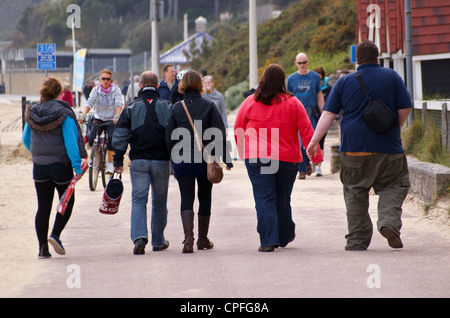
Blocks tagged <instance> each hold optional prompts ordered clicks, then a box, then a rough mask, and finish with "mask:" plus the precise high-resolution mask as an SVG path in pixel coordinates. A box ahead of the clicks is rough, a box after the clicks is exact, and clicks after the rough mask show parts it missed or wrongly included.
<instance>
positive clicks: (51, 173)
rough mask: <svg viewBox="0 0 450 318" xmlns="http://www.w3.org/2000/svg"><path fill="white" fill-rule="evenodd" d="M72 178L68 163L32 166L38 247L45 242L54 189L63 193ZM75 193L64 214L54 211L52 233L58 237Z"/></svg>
mask: <svg viewBox="0 0 450 318" xmlns="http://www.w3.org/2000/svg"><path fill="white" fill-rule="evenodd" d="M72 178H73V170H72V166H71V164H70V163H55V164H51V165H38V164H34V166H33V179H34V186H35V188H36V194H37V200H38V210H37V212H36V218H35V226H36V234H37V237H38V241H39V247H42V246H43V245H45V244H47V235H48V228H49V220H50V214H51V210H52V203H53V196H54V192H55V189H56V190H57V191H58V195H59V197H61V195H62V194H63V193H64V191H65V190H66V188H67V186H68V185H69V183H70V181H71V180H72ZM74 202H75V193H74V194H73V195H72V198H71V199H70V201H69V204H68V205H67V209H66V211H65V213H64V215H61V214H60V213H56V217H55V223H54V225H53V230H52V234H54V235H56V236H57V237H59V236H60V235H61V232H62V230H63V229H64V227H65V226H66V224H67V222H68V221H69V219H70V216H71V214H72V209H73V204H74Z"/></svg>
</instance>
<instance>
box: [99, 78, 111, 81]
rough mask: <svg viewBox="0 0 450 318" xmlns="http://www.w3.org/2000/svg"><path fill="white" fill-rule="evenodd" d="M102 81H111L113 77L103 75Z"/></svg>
mask: <svg viewBox="0 0 450 318" xmlns="http://www.w3.org/2000/svg"><path fill="white" fill-rule="evenodd" d="M100 79H101V80H102V81H110V80H111V77H102V78H100Z"/></svg>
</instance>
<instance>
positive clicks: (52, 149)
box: [22, 77, 87, 258]
mask: <svg viewBox="0 0 450 318" xmlns="http://www.w3.org/2000/svg"><path fill="white" fill-rule="evenodd" d="M61 90H62V87H61V83H60V82H59V80H58V79H57V78H54V77H49V78H47V79H45V80H44V83H43V85H42V88H41V91H40V95H41V99H40V102H39V103H38V104H35V105H33V106H31V107H30V108H29V109H28V110H27V112H26V115H25V118H26V123H25V126H24V130H23V135H22V140H23V143H24V145H25V147H26V148H27V149H28V150H29V151H30V152H31V156H32V160H33V180H34V185H35V188H36V194H37V199H38V210H37V213H36V219H35V226H36V233H37V237H38V241H39V255H38V257H39V258H49V257H51V254H50V253H49V251H48V242H50V244H52V246H53V247H54V249H55V251H56V253H58V254H61V255H64V254H65V250H64V247H63V246H62V243H61V240H60V235H61V232H62V230H63V229H64V227H65V226H66V224H67V221H68V220H69V218H70V215H71V213H72V208H73V204H74V200H75V197H74V195H73V196H72V198H71V199H70V201H69V204H68V206H67V210H66V211H65V213H64V215H61V214H59V213H57V215H56V218H55V223H54V225H53V230H52V233H51V235H50V237H49V238H48V239H47V235H48V228H49V219H50V212H51V208H52V201H53V195H54V192H55V189H56V190H57V191H58V194H59V196H61V195H62V194H63V193H64V191H65V190H66V188H67V186H68V185H69V183H70V181H71V180H72V178H73V170H75V173H76V174H77V175H80V174H81V160H82V158H85V157H86V156H87V153H86V149H85V147H84V142H83V138H82V134H81V129H80V126H79V125H78V123H77V120H76V116H75V113H74V111H73V110H72V108H71V107H70V106H69V104H68V103H66V102H63V101H61V100H58V98H59V96H60V94H61Z"/></svg>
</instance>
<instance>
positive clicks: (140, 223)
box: [130, 159, 169, 246]
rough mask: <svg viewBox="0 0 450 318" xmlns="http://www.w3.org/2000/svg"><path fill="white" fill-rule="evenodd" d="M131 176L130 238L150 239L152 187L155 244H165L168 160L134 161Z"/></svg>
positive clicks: (152, 231)
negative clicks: (148, 214)
mask: <svg viewBox="0 0 450 318" xmlns="http://www.w3.org/2000/svg"><path fill="white" fill-rule="evenodd" d="M130 176H131V187H132V189H131V239H132V240H133V242H135V241H136V240H137V239H139V238H143V239H146V240H147V241H148V233H147V202H148V193H149V188H150V185H151V187H152V217H151V233H152V241H151V243H152V246H162V245H163V244H164V243H165V238H164V229H165V228H166V225H167V192H168V188H169V161H168V160H146V159H136V160H132V161H131V164H130Z"/></svg>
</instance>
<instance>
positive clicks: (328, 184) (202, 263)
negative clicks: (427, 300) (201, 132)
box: [1, 135, 450, 298]
mask: <svg viewBox="0 0 450 318" xmlns="http://www.w3.org/2000/svg"><path fill="white" fill-rule="evenodd" d="M335 139H336V137H335V136H333V135H330V136H329V137H328V141H327V143H330V142H335V141H336V140H335ZM326 149H329V148H326ZM323 171H324V173H325V175H324V176H323V177H315V176H311V177H308V178H307V179H306V180H297V181H296V183H295V186H294V190H293V194H292V207H293V217H294V221H295V223H296V239H295V240H294V241H293V242H292V243H291V244H289V245H288V246H287V247H286V248H279V249H277V250H276V251H275V252H272V253H260V252H258V251H257V248H258V246H259V237H258V234H257V232H256V215H255V210H254V201H253V196H252V191H251V184H250V182H249V180H248V177H247V174H246V170H245V167H244V166H243V164H242V162H236V164H235V168H234V169H233V170H232V171H225V178H224V181H223V182H222V183H220V184H218V185H215V186H214V188H213V209H212V218H211V226H210V235H209V237H210V239H211V240H212V241H213V242H214V249H212V250H204V251H197V250H194V253H193V254H182V253H181V249H182V241H183V233H182V225H181V220H180V216H179V206H180V198H179V192H178V185H177V182H176V180H175V179H174V178H173V177H171V179H170V189H169V203H168V209H169V216H168V225H167V229H166V238H167V239H168V240H169V241H170V247H169V248H168V249H167V250H165V251H162V252H152V251H151V247H150V246H147V250H146V253H145V255H133V254H132V249H133V244H132V242H131V239H130V206H131V203H130V191H131V185H130V178H129V172H128V171H126V172H125V174H124V178H123V182H124V186H125V193H124V195H123V198H122V202H121V205H120V211H119V212H118V214H116V215H103V214H100V213H99V212H98V206H99V204H100V202H101V197H102V192H103V190H102V189H101V186H100V187H99V188H100V189H97V191H95V192H91V191H90V190H89V187H88V177H87V175H85V176H84V177H83V179H82V180H81V181H80V182H79V184H78V185H77V188H76V204H75V208H74V211H73V214H72V218H71V220H70V221H69V223H68V226H67V227H66V229H65V231H64V232H63V235H62V241H63V244H64V246H65V248H66V251H67V255H65V256H59V255H57V254H56V253H55V252H54V251H53V250H52V249H51V253H52V255H53V257H52V258H51V259H47V260H38V259H37V248H34V247H35V246H37V245H36V244H37V243H36V242H35V241H28V242H26V244H27V246H28V245H31V247H33V248H30V247H28V248H27V249H26V251H27V253H28V252H30V251H35V252H36V253H35V254H30V255H28V256H27V257H25V256H23V255H22V256H21V257H22V258H23V257H25V258H26V264H24V265H23V266H24V268H22V267H21V264H16V266H17V270H16V271H14V272H13V274H10V275H9V277H8V279H9V281H11V280H13V281H14V280H15V278H14V275H17V277H16V278H17V279H18V278H19V277H22V276H24V275H27V274H26V273H25V269H26V266H28V268H33V271H34V274H29V275H28V277H27V279H22V280H20V282H21V283H20V284H14V288H12V289H10V290H9V291H5V290H3V291H2V293H1V296H2V297H74V298H77V297H108V298H109V297H152V298H153V297H164V298H222V297H223V298H260V297H262V298H298V297H449V296H450V275H449V271H448V269H449V267H448V264H450V238H449V237H448V235H446V234H445V233H448V232H442V231H439V230H437V229H436V228H435V227H433V226H430V225H429V224H428V223H426V220H422V218H421V215H420V214H419V213H417V209H416V207H414V206H413V205H412V204H411V203H408V202H407V203H405V211H404V217H403V221H404V225H403V230H402V239H403V243H404V246H405V247H404V248H403V249H401V250H393V249H391V248H390V247H389V246H388V245H387V242H386V240H385V239H384V238H383V237H381V235H380V234H379V233H378V232H376V233H374V237H373V240H372V244H371V246H370V247H369V249H368V250H367V251H362V252H349V251H345V250H344V246H345V239H344V235H345V234H346V217H345V206H344V201H343V197H342V189H341V183H340V181H339V176H338V174H334V175H331V174H329V153H328V154H326V161H325V162H324V164H323ZM376 202H377V196H375V195H373V196H371V198H370V203H371V208H370V211H371V215H372V220H373V222H374V224H375V223H376ZM413 210H414V211H413ZM52 220H53V217H52ZM196 221H197V220H196ZM51 222H53V221H51ZM27 226H28V227H27V228H26V229H21V230H25V231H27V232H29V236H30V237H32V238H34V234H33V231H34V228H33V224H32V222H29V223H28V225H27ZM4 234H6V233H4ZM23 243H24V242H21V243H20V242H17V244H16V245H17V246H14V247H8V248H19V245H20V244H23ZM5 264H9V265H11V264H10V263H8V262H6V260H5ZM25 265H26V266H25ZM6 266H8V265H6ZM10 272H11V271H10Z"/></svg>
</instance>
